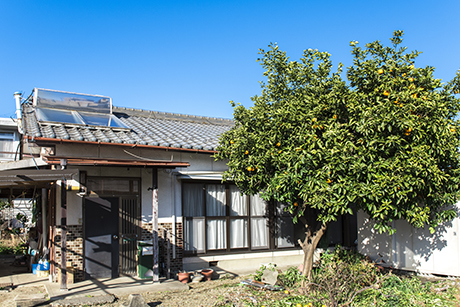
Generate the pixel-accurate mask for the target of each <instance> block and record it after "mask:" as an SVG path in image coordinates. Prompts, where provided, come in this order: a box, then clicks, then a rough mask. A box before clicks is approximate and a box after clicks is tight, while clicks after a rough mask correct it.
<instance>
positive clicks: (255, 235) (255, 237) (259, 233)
mask: <svg viewBox="0 0 460 307" xmlns="http://www.w3.org/2000/svg"><path fill="white" fill-rule="evenodd" d="M267 223H268V219H267V218H260V217H257V218H251V246H252V247H253V248H268V227H267Z"/></svg>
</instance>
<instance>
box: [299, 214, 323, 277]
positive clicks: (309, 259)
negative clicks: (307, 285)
mask: <svg viewBox="0 0 460 307" xmlns="http://www.w3.org/2000/svg"><path fill="white" fill-rule="evenodd" d="M327 225H328V224H327V223H320V222H317V223H316V227H315V229H314V231H312V229H311V228H312V227H311V226H310V225H309V224H306V225H305V227H306V231H305V239H304V241H303V242H302V241H301V240H300V239H299V244H300V246H301V247H302V250H303V253H304V256H303V270H302V275H304V276H306V277H307V280H311V273H312V269H313V256H314V254H315V249H316V247H317V246H318V243H319V240H320V239H321V237H322V236H323V234H324V233H325V232H326V229H327Z"/></svg>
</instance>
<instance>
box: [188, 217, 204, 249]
mask: <svg viewBox="0 0 460 307" xmlns="http://www.w3.org/2000/svg"><path fill="white" fill-rule="evenodd" d="M203 234H204V218H193V219H191V218H188V219H186V220H185V224H184V236H185V237H184V248H185V250H186V251H195V252H197V253H203V252H204V251H205V246H204V235H203Z"/></svg>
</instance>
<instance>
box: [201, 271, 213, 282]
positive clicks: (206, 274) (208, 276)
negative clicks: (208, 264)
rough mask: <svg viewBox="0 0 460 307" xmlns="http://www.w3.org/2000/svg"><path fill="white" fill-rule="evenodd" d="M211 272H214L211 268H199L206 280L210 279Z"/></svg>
mask: <svg viewBox="0 0 460 307" xmlns="http://www.w3.org/2000/svg"><path fill="white" fill-rule="evenodd" d="M212 273H214V270H213V269H203V270H201V274H203V275H204V278H206V280H207V281H209V280H211V279H212Z"/></svg>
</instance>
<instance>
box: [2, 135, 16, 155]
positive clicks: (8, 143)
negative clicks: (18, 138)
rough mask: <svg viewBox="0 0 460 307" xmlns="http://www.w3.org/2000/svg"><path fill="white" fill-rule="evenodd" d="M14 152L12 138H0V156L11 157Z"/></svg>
mask: <svg viewBox="0 0 460 307" xmlns="http://www.w3.org/2000/svg"><path fill="white" fill-rule="evenodd" d="M14 154H15V152H14V146H13V139H9V140H8V139H0V157H2V158H4V159H13V158H14Z"/></svg>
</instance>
